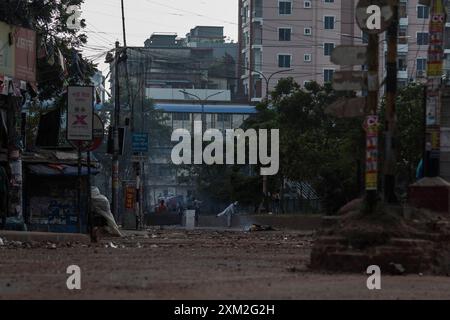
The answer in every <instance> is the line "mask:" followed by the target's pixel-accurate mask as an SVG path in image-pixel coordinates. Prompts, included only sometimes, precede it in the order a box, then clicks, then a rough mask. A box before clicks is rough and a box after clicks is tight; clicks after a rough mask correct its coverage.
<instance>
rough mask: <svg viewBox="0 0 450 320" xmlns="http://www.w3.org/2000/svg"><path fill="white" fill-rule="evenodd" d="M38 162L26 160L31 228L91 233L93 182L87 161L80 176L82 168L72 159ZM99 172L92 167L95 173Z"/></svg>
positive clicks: (26, 197) (27, 214) (27, 210)
mask: <svg viewBox="0 0 450 320" xmlns="http://www.w3.org/2000/svg"><path fill="white" fill-rule="evenodd" d="M66 155H71V154H70V153H67V154H66ZM73 156H75V155H73ZM37 161H38V160H37V159H33V160H30V159H28V160H24V174H25V180H24V182H25V183H24V209H25V210H24V218H25V223H26V225H27V228H28V230H29V231H40V232H58V233H87V232H88V223H89V215H88V212H89V203H90V198H89V197H90V194H89V190H90V181H89V176H88V167H87V166H86V164H85V163H83V166H82V170H81V176H78V167H77V165H76V164H74V163H72V162H71V161H66V163H64V162H60V163H57V164H55V163H56V161H54V162H53V163H49V162H41V163H37ZM98 172H99V171H98V169H96V168H95V167H92V168H91V175H94V174H98ZM78 192H79V193H78Z"/></svg>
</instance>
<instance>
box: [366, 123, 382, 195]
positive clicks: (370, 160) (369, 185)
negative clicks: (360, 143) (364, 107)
mask: <svg viewBox="0 0 450 320" xmlns="http://www.w3.org/2000/svg"><path fill="white" fill-rule="evenodd" d="M364 128H365V130H366V137H367V144H366V190H367V191H377V190H378V130H379V119H378V116H368V117H367V118H366V123H365V126H364Z"/></svg>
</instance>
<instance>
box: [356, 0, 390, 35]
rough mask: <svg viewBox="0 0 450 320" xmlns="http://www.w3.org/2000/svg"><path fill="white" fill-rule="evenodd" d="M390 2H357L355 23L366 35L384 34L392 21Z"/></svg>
mask: <svg viewBox="0 0 450 320" xmlns="http://www.w3.org/2000/svg"><path fill="white" fill-rule="evenodd" d="M390 2H391V1H390V0H359V3H358V5H357V6H356V22H357V23H358V26H359V28H360V29H361V30H362V31H364V32H366V33H368V34H380V33H383V32H385V31H386V30H387V29H388V28H389V26H390V25H391V23H392V20H393V19H394V9H393V7H392V6H391V4H390Z"/></svg>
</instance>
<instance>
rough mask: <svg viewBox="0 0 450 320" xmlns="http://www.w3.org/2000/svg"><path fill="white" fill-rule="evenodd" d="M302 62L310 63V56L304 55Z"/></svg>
mask: <svg viewBox="0 0 450 320" xmlns="http://www.w3.org/2000/svg"><path fill="white" fill-rule="evenodd" d="M303 61H304V62H311V61H312V54H310V53H306V54H305V55H304V56H303Z"/></svg>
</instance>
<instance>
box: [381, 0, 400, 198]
mask: <svg viewBox="0 0 450 320" xmlns="http://www.w3.org/2000/svg"><path fill="white" fill-rule="evenodd" d="M391 1H392V3H391V6H392V9H393V11H394V18H393V21H392V24H391V25H390V27H389V29H388V31H387V45H388V51H387V80H386V122H385V124H386V129H385V130H386V131H385V163H384V198H385V201H386V202H387V203H397V201H398V200H397V196H396V195H395V173H396V164H397V163H396V162H397V142H396V140H395V132H396V121H397V119H396V95H397V43H398V23H399V19H398V0H391Z"/></svg>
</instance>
